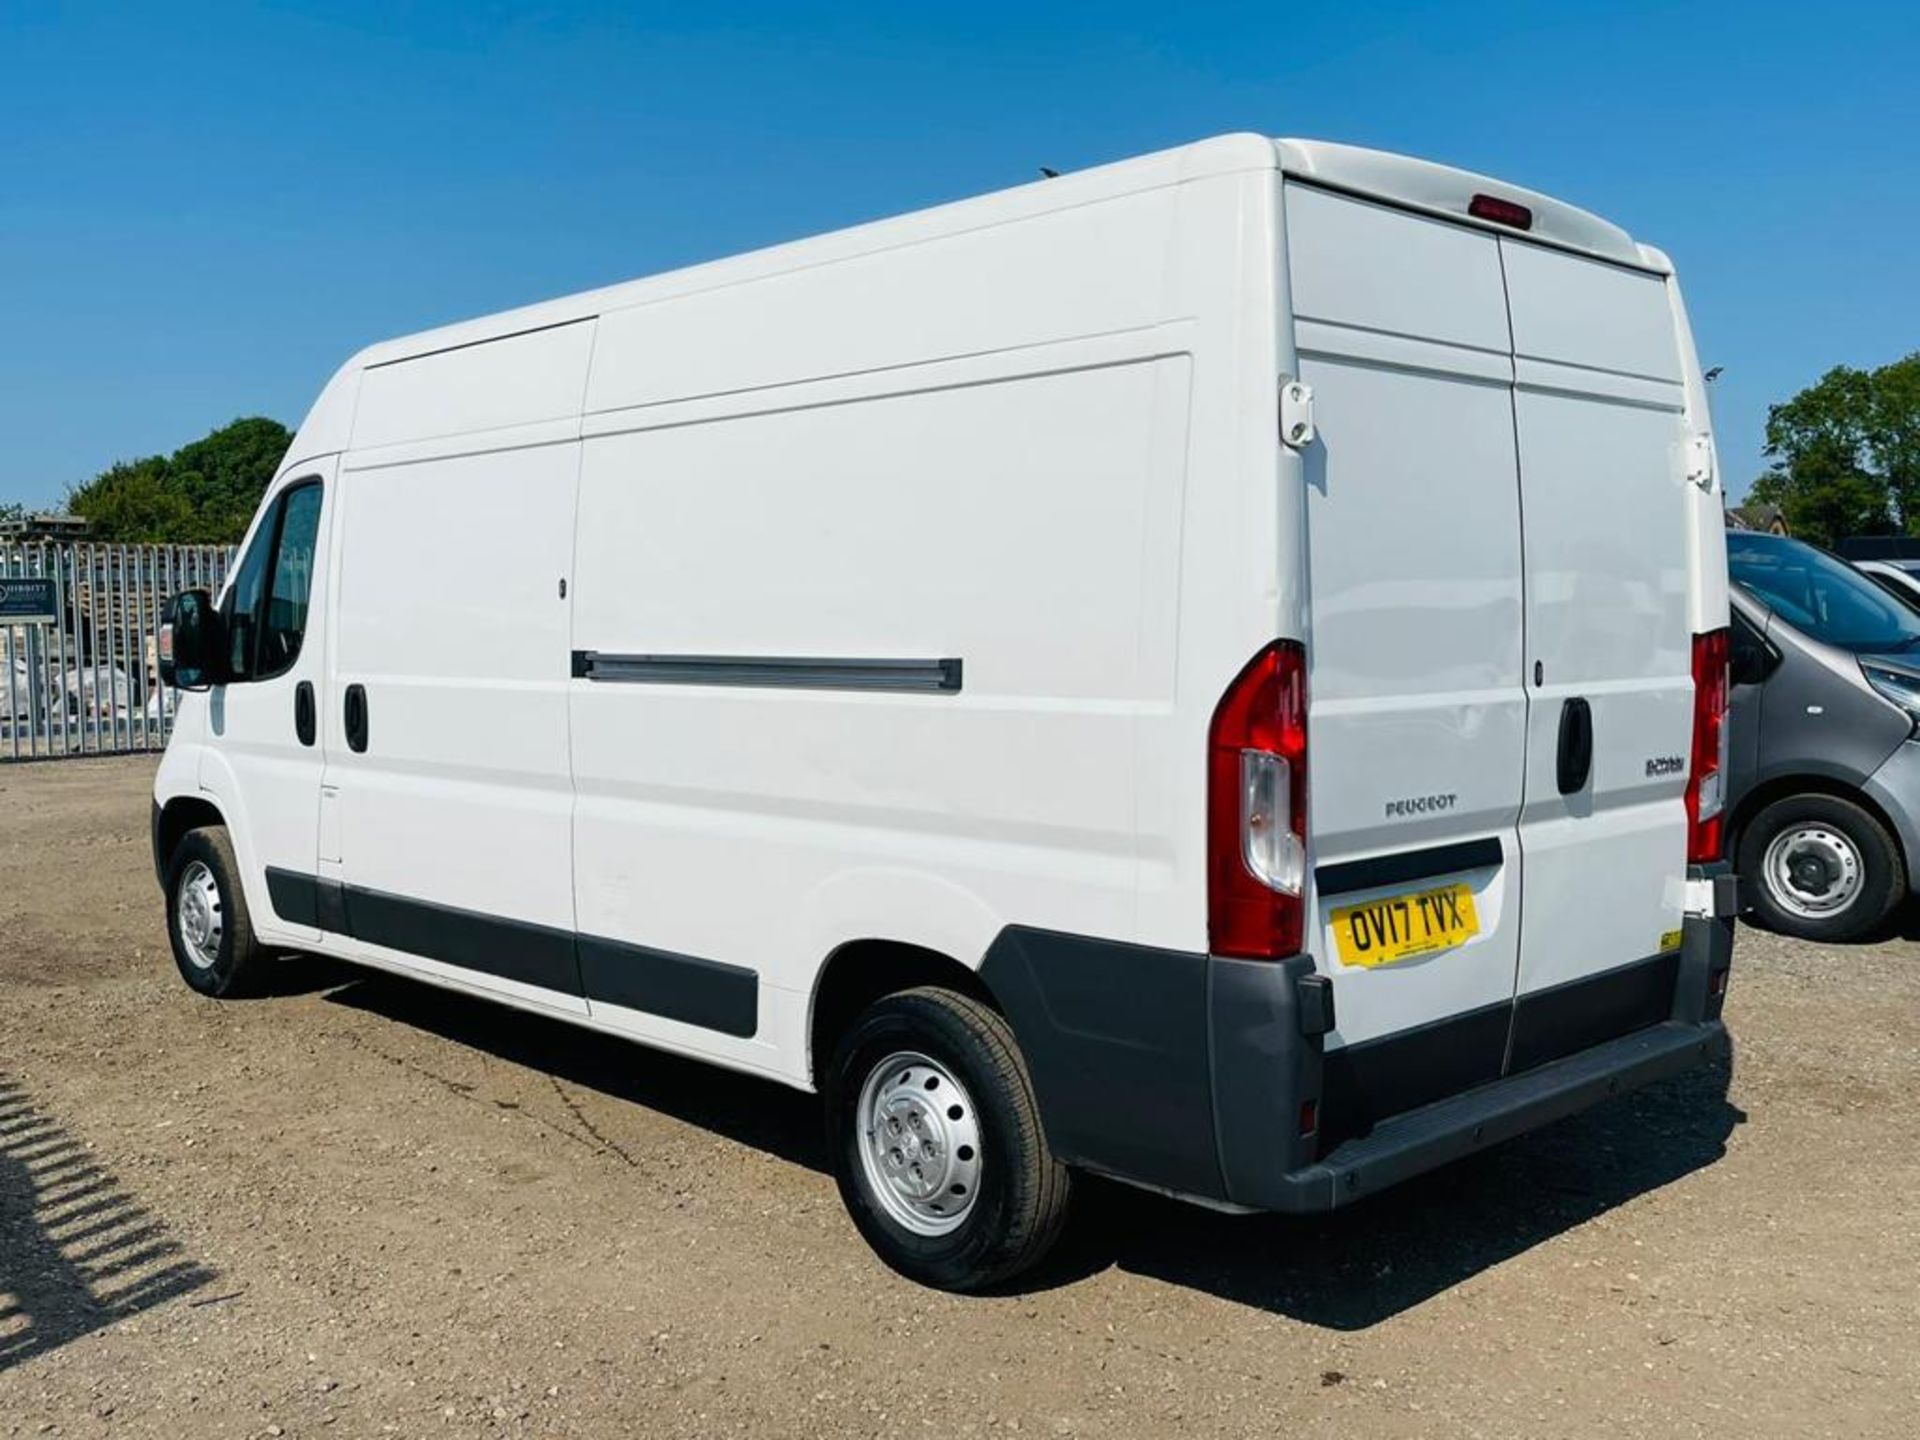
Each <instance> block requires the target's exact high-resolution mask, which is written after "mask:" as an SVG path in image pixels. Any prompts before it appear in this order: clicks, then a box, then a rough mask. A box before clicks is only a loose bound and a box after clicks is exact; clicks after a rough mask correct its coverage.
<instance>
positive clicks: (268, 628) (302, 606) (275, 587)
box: [221, 480, 321, 682]
mask: <svg viewBox="0 0 1920 1440" xmlns="http://www.w3.org/2000/svg"><path fill="white" fill-rule="evenodd" d="M320 502H321V491H320V482H319V481H318V480H302V481H300V482H299V483H298V484H295V485H290V486H288V487H287V488H286V489H285V490H282V491H281V492H280V494H279V495H278V496H277V497H275V499H274V502H273V506H272V508H271V509H269V510H268V512H267V513H266V515H265V516H263V517H262V518H261V521H260V525H259V528H258V529H256V530H255V531H254V534H253V543H252V544H251V545H249V546H248V547H247V552H246V554H245V555H243V556H242V557H241V559H240V568H239V570H238V571H237V572H236V573H235V575H234V580H233V585H232V586H231V587H230V588H229V589H228V591H227V598H226V603H225V604H224V605H223V606H222V607H221V610H222V614H223V618H224V619H225V620H226V622H227V627H226V628H227V645H228V655H227V668H228V674H229V675H230V676H231V678H232V679H233V680H234V681H235V682H241V681H247V680H270V679H272V678H273V677H274V676H276V675H284V674H285V673H286V672H287V671H288V670H291V669H292V668H293V665H294V662H295V661H296V660H298V659H299V658H300V647H301V642H302V640H303V639H304V638H305V635H306V628H307V599H308V596H309V595H310V594H311V592H312V589H313V560H314V551H315V549H316V547H317V545H318V542H319V536H320Z"/></svg>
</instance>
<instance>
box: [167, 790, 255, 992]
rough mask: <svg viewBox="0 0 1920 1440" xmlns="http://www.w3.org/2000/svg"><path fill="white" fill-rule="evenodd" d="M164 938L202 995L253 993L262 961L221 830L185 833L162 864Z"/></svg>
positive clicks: (215, 827) (229, 844)
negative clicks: (164, 878)
mask: <svg viewBox="0 0 1920 1440" xmlns="http://www.w3.org/2000/svg"><path fill="white" fill-rule="evenodd" d="M167 939H168V940H169V941H170V942H171V948H172V950H173V962H174V964H175V965H176V966H178V967H179V970H180V978H181V979H183V980H185V981H186V982H187V984H189V985H191V986H192V987H193V988H194V989H195V990H198V991H199V992H200V993H201V994H202V995H212V996H215V997H217V998H220V999H227V998H230V997H233V996H236V995H244V994H249V993H251V992H253V991H254V990H257V989H258V988H259V987H260V984H261V981H262V980H263V979H264V978H265V975H266V971H267V958H266V956H265V955H263V954H262V953H261V951H260V946H259V944H258V942H256V941H255V940H254V938H253V921H252V918H251V917H250V916H249V915H248V913H247V896H246V892H245V891H244V890H242V889H241V888H240V864H239V862H238V861H237V860H236V859H235V858H234V854H233V841H232V840H230V839H229V838H228V836H227V832H226V829H225V827H224V826H220V825H206V826H202V827H201V828H200V829H198V830H189V831H188V832H187V833H186V834H185V835H183V836H181V837H180V843H179V844H178V845H176V846H174V849H173V856H172V858H171V859H170V860H169V861H168V862H167Z"/></svg>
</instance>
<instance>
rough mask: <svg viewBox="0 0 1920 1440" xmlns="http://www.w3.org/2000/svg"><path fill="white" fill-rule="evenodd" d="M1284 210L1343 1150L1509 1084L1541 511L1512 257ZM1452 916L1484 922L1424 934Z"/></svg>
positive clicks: (1311, 785) (1317, 945)
mask: <svg viewBox="0 0 1920 1440" xmlns="http://www.w3.org/2000/svg"><path fill="white" fill-rule="evenodd" d="M1285 213H1286V230H1287V247H1288V269H1289V280H1290V283H1291V288H1292V297H1293V310H1294V314H1295V317H1296V318H1295V343H1296V346H1297V349H1298V355H1299V373H1300V376H1301V378H1302V379H1304V380H1305V381H1306V382H1307V383H1308V384H1310V385H1311V386H1312V387H1313V391H1314V407H1315V411H1316V415H1317V419H1318V426H1319V437H1320V438H1319V441H1318V443H1316V444H1315V445H1314V446H1313V447H1312V449H1311V450H1310V451H1309V452H1308V454H1307V457H1306V460H1307V498H1306V512H1307V513H1306V520H1307V537H1308V567H1307V568H1308V577H1307V579H1308V590H1309V595H1310V606H1309V612H1308V626H1309V630H1308V657H1309V664H1310V667H1311V669H1310V676H1309V687H1308V693H1309V697H1310V705H1311V710H1310V713H1309V716H1308V733H1309V736H1310V737H1311V738H1310V743H1309V746H1308V753H1309V757H1310V759H1309V762H1308V763H1309V775H1308V787H1307V788H1308V797H1309V799H1308V803H1309V805H1310V807H1311V815H1310V820H1309V827H1310V835H1311V844H1312V858H1313V862H1314V866H1315V869H1314V887H1315V895H1316V905H1317V908H1316V909H1315V910H1312V911H1309V914H1310V915H1311V916H1314V917H1315V918H1316V919H1317V921H1318V927H1317V933H1316V930H1315V928H1314V927H1313V926H1312V925H1311V924H1310V926H1309V931H1308V935H1309V942H1308V943H1309V946H1310V948H1311V949H1312V950H1313V951H1314V953H1315V955H1316V957H1317V958H1318V961H1319V964H1320V968H1321V969H1322V971H1323V972H1324V973H1326V974H1328V975H1329V976H1330V977H1331V978H1332V981H1333V986H1334V998H1335V1005H1334V1013H1335V1017H1336V1020H1337V1023H1338V1028H1337V1030H1336V1032H1335V1033H1334V1034H1333V1035H1332V1036H1330V1037H1329V1044H1328V1053H1327V1067H1328V1078H1327V1089H1326V1093H1325V1096H1324V1099H1323V1111H1322V1127H1321V1131H1322V1135H1323V1137H1324V1139H1326V1140H1328V1141H1333V1140H1337V1139H1339V1138H1341V1137H1342V1136H1344V1135H1346V1134H1351V1133H1354V1132H1357V1131H1362V1130H1365V1129H1366V1128H1367V1127H1368V1126H1369V1125H1371V1124H1372V1122H1374V1121H1376V1120H1378V1119H1381V1118H1383V1117H1385V1116H1388V1115H1392V1114H1397V1113H1399V1112H1401V1111H1404V1110H1407V1109H1411V1108H1413V1107H1414V1106H1417V1105H1420V1104H1423V1103H1425V1102H1427V1101H1430V1100H1433V1099H1436V1098H1438V1097H1440V1096H1443V1095H1448V1094H1452V1093H1455V1092H1457V1091H1459V1090H1463V1089H1466V1088H1469V1087H1471V1086H1473V1085H1476V1084H1482V1083H1485V1082H1487V1081H1491V1080H1494V1079H1496V1078H1498V1076H1499V1074H1500V1069H1501V1064H1502V1061H1503V1058H1504V1055H1505V1049H1506V1042H1507V1029H1508V1021H1509V1016H1510V1012H1511V1007H1512V1001H1513V977H1514V963H1515V956H1516V951H1517V946H1518V937H1519V933H1520V910H1521V904H1520V899H1521V897H1520V880H1521V861H1520V854H1519V846H1518V844H1517V835H1516V832H1515V828H1514V823H1515V820H1516V817H1517V816H1518V813H1519V808H1520V787H1521V774H1522V770H1523V761H1524V754H1523V752H1524V747H1525V743H1526V712H1527V700H1526V692H1525V688H1524V684H1523V680H1522V673H1521V672H1522V663H1521V546H1520V497H1519V486H1518V478H1517V475H1516V473H1515V457H1514V438H1513V406H1512V360H1511V356H1510V352H1509V342H1508V330H1507V316H1506V300H1505V296H1504V293H1503V290H1502V283H1501V275H1500V257H1499V249H1498V242H1497V241H1496V239H1495V238H1494V237H1493V236H1491V235H1489V234H1487V233H1485V232H1484V231H1479V230H1475V229H1471V228H1469V227H1467V226H1463V225H1453V224H1448V223H1446V222H1444V221H1439V220H1434V219H1429V218H1427V217H1424V216H1419V215H1413V214H1409V213H1407V212H1405V211H1401V210H1396V209H1393V208H1391V207H1389V206H1385V205H1379V204H1374V203H1370V202H1367V201H1364V200H1359V199H1355V198H1351V197H1348V196H1344V195H1338V194H1333V193H1329V192H1327V191H1324V190H1318V189H1314V188H1311V187H1309V186H1306V185H1302V184H1299V183H1297V182H1291V181H1290V182H1288V183H1287V187H1286V192H1285ZM1528 903H1529V904H1531V897H1529V901H1528ZM1421 911H1425V912H1426V914H1425V915H1420V914H1417V913H1416V912H1421ZM1433 915H1444V916H1445V917H1446V918H1448V919H1450V920H1459V921H1461V922H1462V923H1460V924H1458V925H1457V926H1454V927H1453V928H1452V929H1451V930H1442V931H1441V932H1439V934H1438V937H1437V940H1436V936H1435V935H1434V934H1433V933H1432V932H1428V933H1425V934H1422V935H1414V934H1412V933H1410V932H1411V930H1412V929H1414V928H1420V929H1423V930H1424V929H1425V926H1424V920H1425V919H1426V918H1428V917H1430V916H1433Z"/></svg>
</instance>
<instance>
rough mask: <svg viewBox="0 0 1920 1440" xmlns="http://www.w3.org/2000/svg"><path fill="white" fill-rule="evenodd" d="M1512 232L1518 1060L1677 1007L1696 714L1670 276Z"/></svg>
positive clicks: (1580, 1043)
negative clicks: (1518, 649)
mask: <svg viewBox="0 0 1920 1440" xmlns="http://www.w3.org/2000/svg"><path fill="white" fill-rule="evenodd" d="M1499 245H1500V255H1501V262H1502V268H1503V270H1504V272H1505V276H1506V290H1507V303H1508V309H1509V312H1510V314H1511V316H1512V326H1513V353H1514V360H1513V363H1514V382H1515V383H1514V398H1513V411H1514V428H1515V433H1516V435H1517V437H1518V442H1519V460H1520V476H1521V487H1520V488H1521V516H1522V521H1521V528H1522V534H1523V538H1524V552H1525V570H1526V653H1527V669H1528V681H1529V690H1528V693H1529V699H1530V704H1529V706H1528V720H1527V747H1526V748H1527V770H1526V798H1525V805H1524V808H1523V809H1522V812H1521V816H1520V848H1521V851H1522V854H1523V856H1524V863H1525V867H1526V887H1527V893H1526V904H1525V907H1524V916H1523V918H1522V921H1521V934H1520V962H1519V970H1518V977H1517V987H1516V1004H1515V1010H1514V1027H1513V1040H1512V1053H1511V1055H1510V1057H1509V1062H1508V1068H1509V1069H1510V1070H1516V1071H1517V1070H1523V1069H1527V1068H1529V1067H1530V1066H1533V1065H1537V1064H1541V1063H1544V1062H1545V1061H1548V1060H1551V1059H1554V1058H1557V1057H1558V1056H1560V1055H1564V1054H1568V1053H1570V1052H1572V1051H1574V1050H1578V1049H1583V1048H1585V1047H1586V1046H1588V1045H1591V1044H1595V1043H1598V1042H1599V1041H1601V1040H1605V1039H1609V1038H1611V1037H1612V1036H1614V1035H1618V1034H1623V1033H1625V1032H1626V1031H1628V1030H1632V1029H1637V1028H1639V1027H1640V1026H1642V1025H1645V1024H1651V1023H1653V1022H1654V1021H1657V1020H1660V1019H1664V1018H1665V1017H1666V1015H1667V1013H1668V1010H1669V1008H1670V1005H1671V1002H1672V995H1673V984H1674V975H1675V969H1674V967H1675V966H1676V964H1677V962H1678V952H1679V944H1680V921H1681V914H1682V909H1683V906H1684V885H1685V879H1686V835H1687V819H1686V808H1685V800H1684V796H1685V790H1686V778H1687V761H1688V754H1689V749H1690V744H1691V736H1692V729H1691V726H1692V707H1693V674H1692V636H1691V634H1690V631H1689V622H1688V605H1687V597H1688V579H1689V577H1688V553H1689V551H1688V513H1687V504H1688V501H1687V491H1688V483H1689V482H1688V477H1687V453H1688V452H1687V439H1688V427H1687V423H1686V418H1685V391H1684V388H1683V384H1682V372H1681V368H1680V364H1681V362H1680V350H1679V345H1678V342H1677V339H1676V336H1675V330H1674V320H1673V312H1672V310H1671V308H1670V305H1669V301H1668V297H1667V292H1666V282H1665V277H1663V276H1661V275H1658V274H1653V273H1650V272H1648V271H1644V270H1637V269H1633V268H1630V267H1627V266H1625V265H1616V264H1611V263H1608V262H1605V261H1600V260H1592V259H1588V258H1585V257H1584V256H1579V255H1574V254H1569V253H1567V252H1565V251H1560V250H1554V249H1549V248H1547V247H1545V246H1541V245H1537V244H1532V243H1528V242H1526V241H1521V240H1516V239H1508V238H1506V237H1502V238H1501V239H1500V241H1499Z"/></svg>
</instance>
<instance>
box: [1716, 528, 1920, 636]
mask: <svg viewBox="0 0 1920 1440" xmlns="http://www.w3.org/2000/svg"><path fill="white" fill-rule="evenodd" d="M1727 571H1728V574H1729V575H1730V576H1731V578H1732V580H1733V582H1734V584H1736V585H1738V586H1740V588H1741V589H1743V590H1745V591H1746V592H1747V593H1748V594H1750V595H1752V596H1753V598H1754V599H1756V600H1758V601H1759V602H1760V603H1761V604H1762V605H1765V606H1766V607H1767V608H1768V609H1769V610H1771V611H1773V613H1774V614H1776V615H1778V616H1779V617H1780V618H1781V619H1782V620H1785V621H1786V622H1787V623H1788V624H1789V625H1792V626H1793V627H1794V628H1795V629H1797V630H1800V631H1803V632H1804V633H1806V634H1808V635H1811V636H1812V637H1813V638H1814V639H1816V640H1820V641H1823V642H1825V643H1826V644H1828V645H1835V646H1838V647H1839V648H1840V649H1842V650H1851V651H1853V652H1854V653H1855V654H1857V655H1884V654H1887V653H1889V652H1891V651H1895V650H1913V649H1920V611H1915V610H1914V609H1913V608H1912V607H1911V606H1908V605H1906V604H1903V603H1902V602H1901V601H1899V600H1897V599H1895V598H1894V597H1893V596H1892V595H1889V594H1888V593H1887V592H1886V591H1885V590H1883V589H1881V588H1880V587H1879V586H1878V585H1876V584H1875V583H1874V582H1873V581H1871V580H1869V579H1868V578H1867V577H1866V576H1865V575H1863V574H1861V573H1860V571H1858V570H1856V569H1854V568H1853V567H1852V566H1851V565H1849V564H1847V563H1846V561H1844V560H1840V559H1837V558H1836V557H1834V556H1832V555H1829V554H1828V553H1827V552H1826V551H1824V550H1820V549H1816V548H1815V547H1814V546H1812V545H1808V544H1806V543H1804V542H1803V541H1799V540H1789V539H1787V538H1786V537H1785V536H1781V535H1763V534H1757V533H1752V532H1744V531H1729V532H1728V534H1727Z"/></svg>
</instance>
